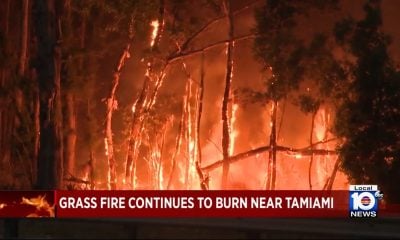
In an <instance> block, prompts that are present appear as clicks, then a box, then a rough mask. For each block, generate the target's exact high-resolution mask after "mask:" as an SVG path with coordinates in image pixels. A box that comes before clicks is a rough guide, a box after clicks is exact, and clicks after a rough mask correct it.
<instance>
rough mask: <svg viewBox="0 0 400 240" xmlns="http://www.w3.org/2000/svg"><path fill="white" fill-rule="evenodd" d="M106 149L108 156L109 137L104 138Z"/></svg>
mask: <svg viewBox="0 0 400 240" xmlns="http://www.w3.org/2000/svg"><path fill="white" fill-rule="evenodd" d="M104 150H105V151H106V156H108V142H107V138H104Z"/></svg>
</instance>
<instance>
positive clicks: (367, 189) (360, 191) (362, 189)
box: [349, 185, 383, 218]
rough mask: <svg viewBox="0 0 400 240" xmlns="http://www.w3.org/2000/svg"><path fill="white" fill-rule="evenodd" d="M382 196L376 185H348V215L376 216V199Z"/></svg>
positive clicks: (359, 216)
mask: <svg viewBox="0 0 400 240" xmlns="http://www.w3.org/2000/svg"><path fill="white" fill-rule="evenodd" d="M382 198H383V194H382V193H381V192H380V191H379V190H378V185H350V199H349V200H350V205H349V211H350V217H352V218H374V217H377V215H378V201H379V200H380V199H382Z"/></svg>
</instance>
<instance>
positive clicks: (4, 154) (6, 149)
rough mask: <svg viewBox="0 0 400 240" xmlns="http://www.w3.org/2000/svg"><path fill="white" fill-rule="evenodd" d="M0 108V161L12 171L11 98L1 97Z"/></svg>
mask: <svg viewBox="0 0 400 240" xmlns="http://www.w3.org/2000/svg"><path fill="white" fill-rule="evenodd" d="M10 3H11V1H10V0H7V2H6V9H5V16H4V23H5V24H4V42H3V43H4V46H3V47H4V48H5V49H4V53H5V54H8V52H9V50H8V39H9V25H10ZM0 77H1V79H0V81H1V82H0V87H1V88H4V87H5V86H6V85H7V84H8V83H7V79H9V78H7V69H6V68H5V67H4V66H3V67H2V69H1V76H0ZM0 100H1V106H0V121H1V122H0V130H1V131H0V134H1V135H0V138H1V139H0V144H1V145H0V161H1V163H2V164H4V166H5V165H8V166H7V168H9V170H11V159H10V157H11V144H10V139H11V130H12V129H13V125H14V122H13V120H14V119H13V118H12V117H13V114H14V111H13V110H12V109H9V108H7V106H9V105H10V98H9V96H1V99H0Z"/></svg>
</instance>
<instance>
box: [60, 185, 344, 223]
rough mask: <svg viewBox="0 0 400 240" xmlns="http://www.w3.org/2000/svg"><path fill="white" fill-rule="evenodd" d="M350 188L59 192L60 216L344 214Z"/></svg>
mask: <svg viewBox="0 0 400 240" xmlns="http://www.w3.org/2000/svg"><path fill="white" fill-rule="evenodd" d="M348 199H349V194H348V191H332V192H327V191H57V195H56V202H57V217H343V216H348Z"/></svg>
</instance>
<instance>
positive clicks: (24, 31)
mask: <svg viewBox="0 0 400 240" xmlns="http://www.w3.org/2000/svg"><path fill="white" fill-rule="evenodd" d="M28 17H29V0H23V1H22V26H21V52H20V55H19V68H18V73H19V75H20V76H24V75H25V69H26V62H27V52H28V51H27V50H28V26H29V25H28V24H29V21H28Z"/></svg>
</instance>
